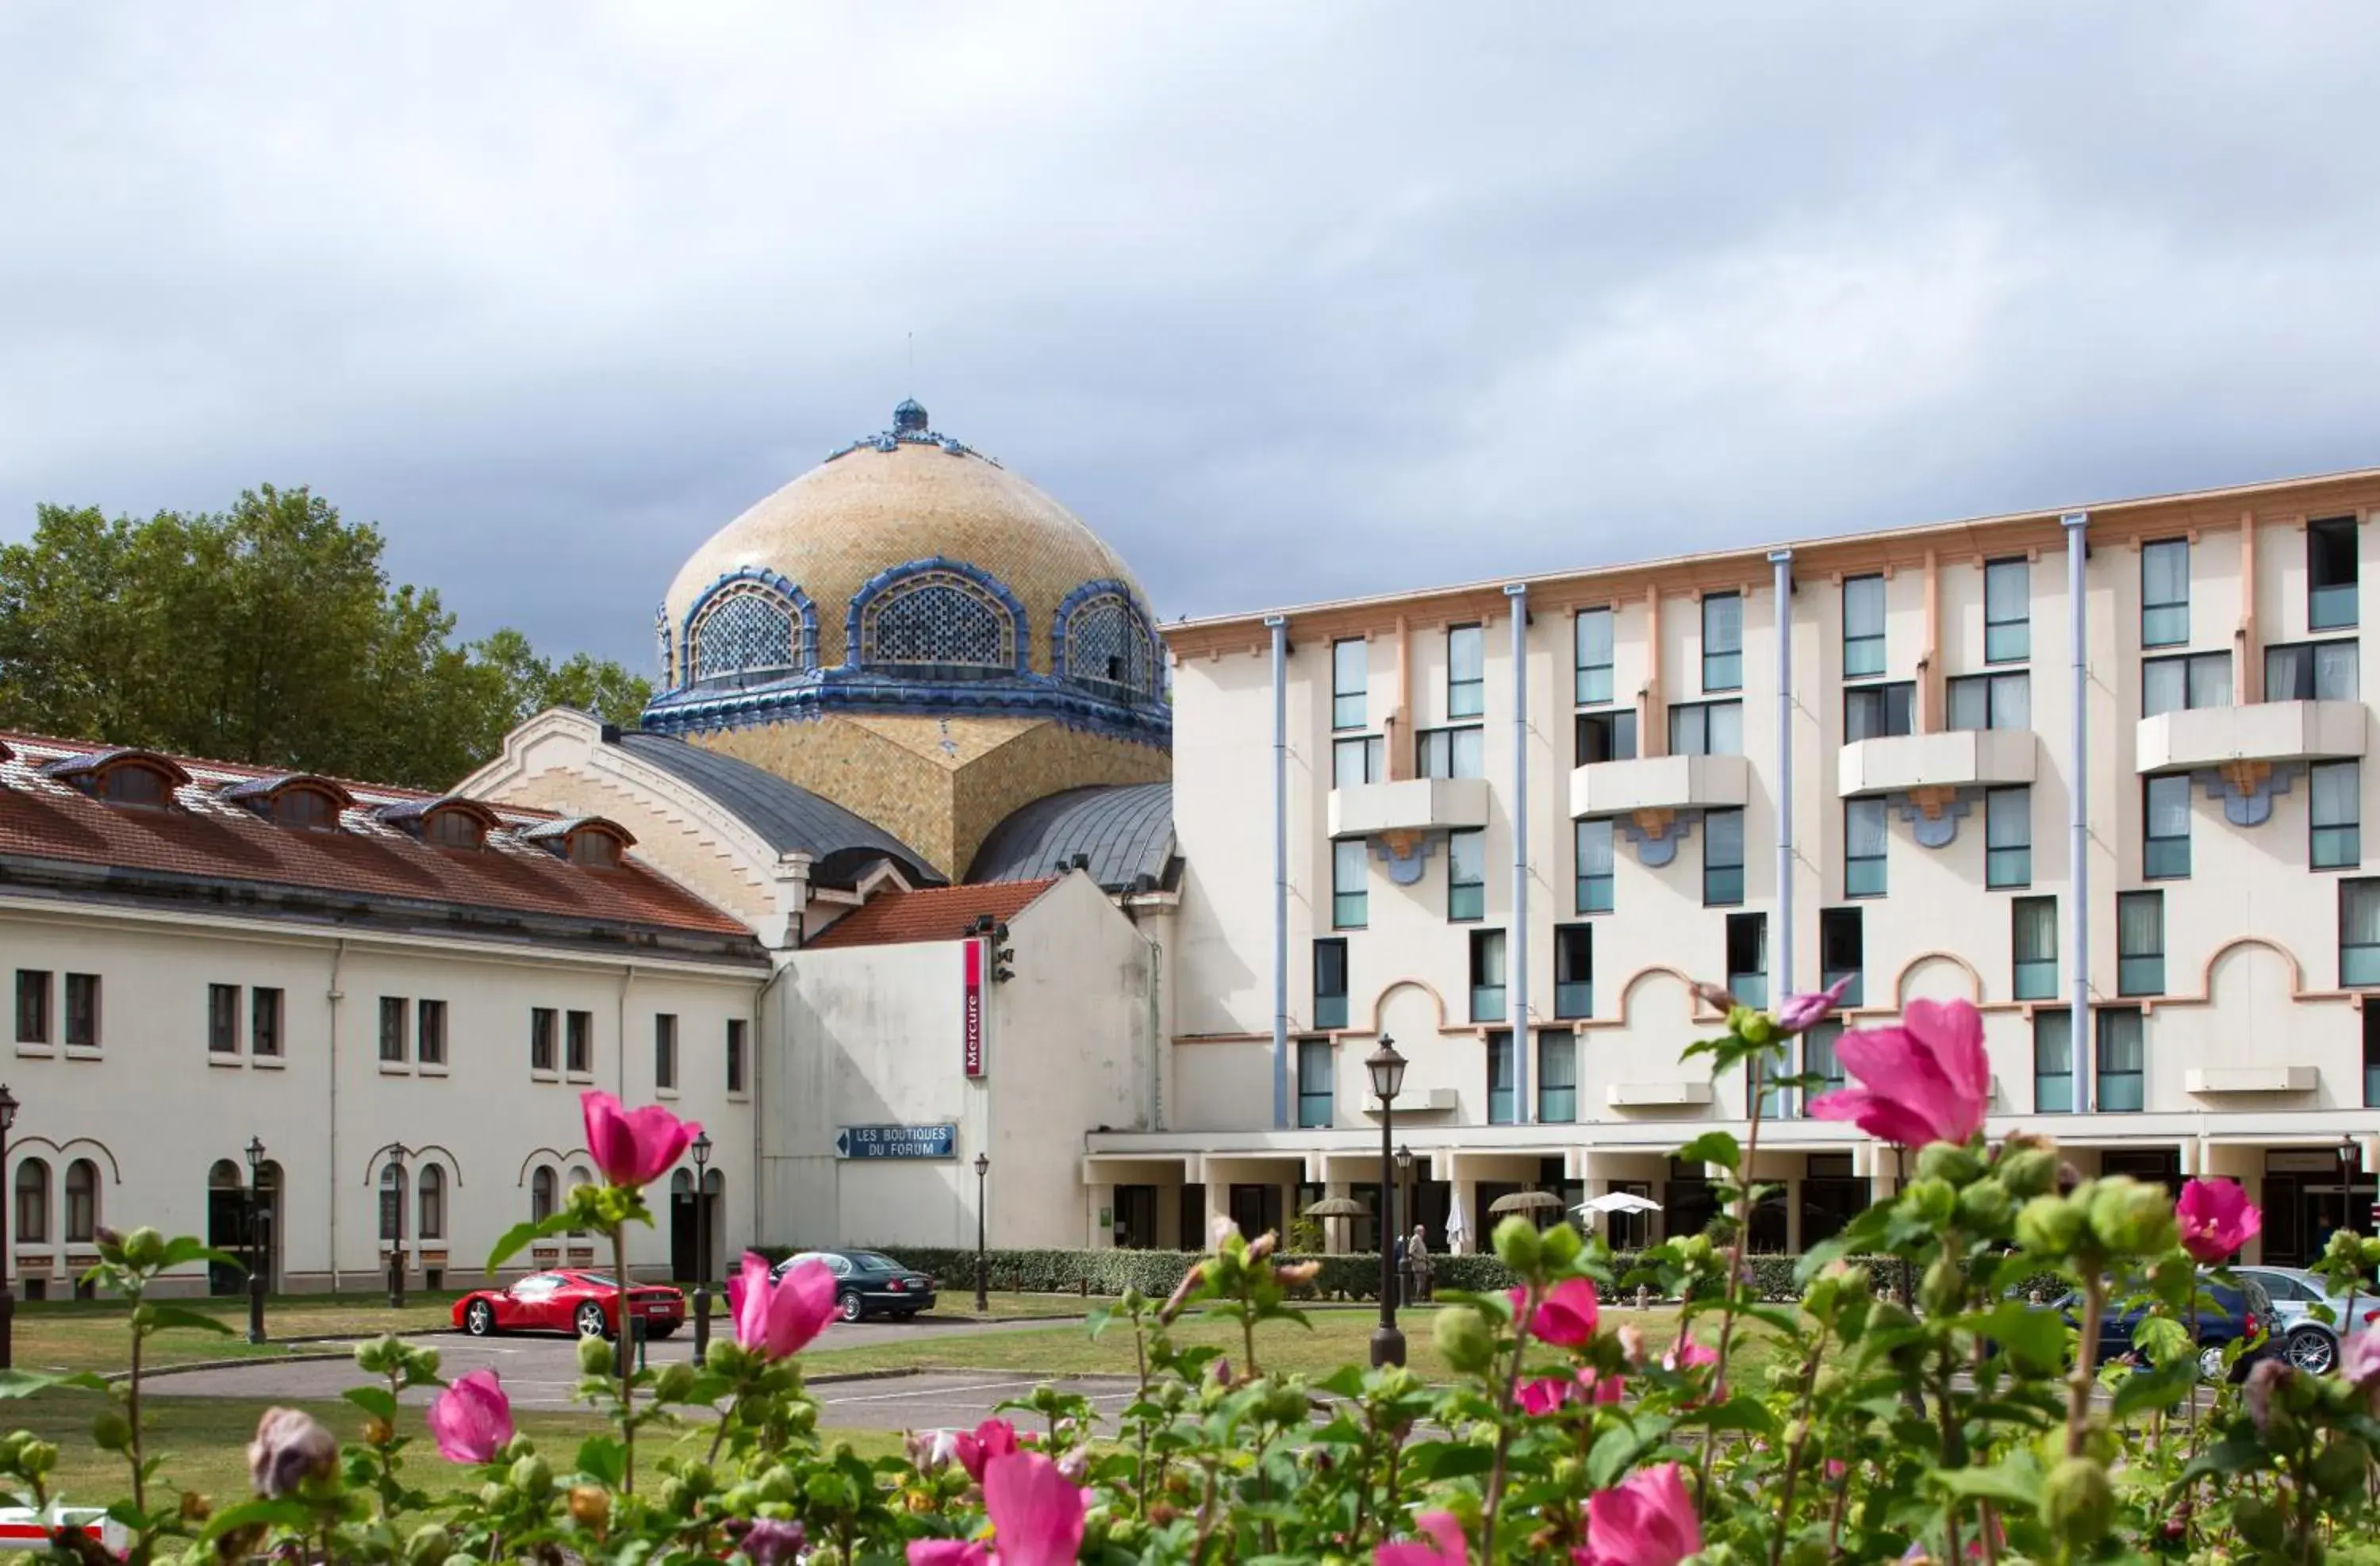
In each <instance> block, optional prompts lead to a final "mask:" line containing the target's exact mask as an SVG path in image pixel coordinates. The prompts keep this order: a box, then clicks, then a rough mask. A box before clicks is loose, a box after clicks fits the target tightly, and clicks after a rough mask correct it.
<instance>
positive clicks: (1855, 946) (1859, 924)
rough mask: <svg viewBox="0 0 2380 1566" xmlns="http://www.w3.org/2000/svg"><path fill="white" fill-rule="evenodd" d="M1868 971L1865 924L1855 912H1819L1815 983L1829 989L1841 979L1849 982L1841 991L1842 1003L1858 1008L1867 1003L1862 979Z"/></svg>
mask: <svg viewBox="0 0 2380 1566" xmlns="http://www.w3.org/2000/svg"><path fill="white" fill-rule="evenodd" d="M1866 967H1867V921H1866V920H1865V919H1864V917H1862V910H1860V909H1858V908H1821V909H1819V910H1818V981H1819V983H1820V984H1821V985H1822V986H1823V987H1824V988H1826V989H1833V988H1834V987H1835V984H1836V982H1837V981H1838V980H1840V979H1846V978H1847V979H1850V980H1851V985H1850V987H1849V988H1847V989H1844V991H1843V1000H1842V1003H1843V1004H1844V1005H1846V1006H1858V1005H1864V1004H1865V1003H1866V1000H1867V997H1866V993H1865V990H1866V983H1865V980H1864V978H1863V977H1861V976H1862V975H1863V973H1864V971H1865V969H1866Z"/></svg>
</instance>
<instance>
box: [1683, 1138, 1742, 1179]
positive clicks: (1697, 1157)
mask: <svg viewBox="0 0 2380 1566" xmlns="http://www.w3.org/2000/svg"><path fill="white" fill-rule="evenodd" d="M1675 1157H1676V1158H1677V1160H1678V1161H1679V1162H1680V1163H1715V1164H1717V1165H1718V1166H1719V1168H1721V1169H1724V1170H1728V1171H1733V1170H1734V1169H1735V1167H1736V1165H1737V1164H1738V1163H1739V1162H1740V1161H1742V1159H1743V1147H1742V1145H1741V1144H1739V1143H1738V1142H1737V1141H1736V1139H1735V1138H1734V1137H1733V1136H1732V1135H1730V1134H1728V1133H1727V1132H1724V1131H1706V1132H1704V1133H1703V1134H1702V1135H1699V1136H1697V1137H1695V1138H1694V1140H1693V1141H1691V1142H1689V1143H1687V1144H1686V1145H1685V1146H1684V1147H1681V1148H1679V1149H1678V1150H1677V1153H1676V1155H1675Z"/></svg>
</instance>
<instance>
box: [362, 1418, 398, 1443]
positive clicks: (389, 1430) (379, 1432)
mask: <svg viewBox="0 0 2380 1566" xmlns="http://www.w3.org/2000/svg"><path fill="white" fill-rule="evenodd" d="M395 1439H396V1429H395V1426H392V1425H391V1424H389V1422H388V1421H387V1420H385V1419H383V1418H382V1417H381V1416H380V1415H379V1414H373V1415H372V1416H371V1417H370V1418H369V1419H366V1420H365V1421H364V1445H366V1446H371V1447H384V1446H386V1445H388V1443H389V1442H391V1441H393V1440H395Z"/></svg>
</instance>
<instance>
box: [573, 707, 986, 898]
mask: <svg viewBox="0 0 2380 1566" xmlns="http://www.w3.org/2000/svg"><path fill="white" fill-rule="evenodd" d="M613 743H614V744H616V745H618V746H619V747H621V748H622V749H623V750H625V751H627V752H628V754H630V755H631V756H634V757H636V758H637V759H638V760H640V761H650V762H651V763H652V764H653V765H654V766H656V767H659V768H661V769H662V771H665V772H668V773H670V774H671V775H672V776H674V777H676V778H678V779H680V780H682V781H684V782H685V783H688V784H690V785H692V786H693V787H694V788H696V789H698V790H699V791H700V792H701V793H703V794H705V795H709V796H710V798H711V799H713V800H715V801H717V802H718V804H719V806H720V807H721V808H722V809H723V810H725V811H726V812H727V813H728V814H729V815H731V816H734V817H735V819H737V820H740V821H742V822H743V823H744V824H745V825H746V826H747V827H750V828H751V829H752V830H753V832H757V833H758V834H759V837H760V839H761V841H762V842H764V843H766V844H768V845H769V846H770V847H771V848H773V849H775V850H776V851H777V852H778V853H780V854H807V855H808V856H810V859H811V865H810V879H811V880H813V881H816V882H818V883H819V884H820V885H824V886H848V885H850V884H851V883H852V882H853V881H855V880H857V879H858V877H859V876H860V874H861V873H862V872H864V871H865V870H866V869H867V868H868V867H869V866H870V865H873V864H875V863H876V862H877V861H878V860H880V859H890V860H892V862H893V863H894V864H895V865H897V866H899V867H900V868H901V873H902V874H903V875H904V876H905V877H907V878H908V880H909V884H911V885H912V886H940V885H941V884H942V883H943V881H944V880H945V879H946V878H944V877H943V876H942V875H941V874H940V873H938V872H937V871H936V870H935V869H934V868H933V867H932V866H931V865H930V864H929V863H927V861H926V857H925V856H924V855H922V854H920V853H918V852H917V850H916V849H914V848H912V847H910V846H909V845H908V844H905V843H904V842H902V841H901V840H900V839H899V838H897V837H894V836H893V835H892V833H891V832H886V831H885V830H884V829H883V828H881V827H880V826H878V825H877V824H876V823H875V822H873V821H870V820H868V819H866V818H864V817H861V816H857V815H854V814H853V813H852V812H851V811H849V810H846V809H844V807H842V806H840V805H837V804H836V803H835V802H834V801H833V800H832V799H828V798H824V797H822V796H821V795H815V794H812V793H811V792H810V791H809V790H808V789H806V788H803V787H801V786H800V785H798V784H796V783H787V782H786V781H785V780H784V779H783V778H781V777H779V776H777V775H776V774H775V773H774V772H770V771H763V770H762V769H760V768H759V767H756V766H754V765H752V763H750V762H749V761H739V760H737V759H735V757H733V756H722V755H721V754H720V753H719V752H717V751H715V750H706V749H704V748H703V747H700V746H698V745H689V744H687V743H686V741H685V740H682V739H676V738H673V737H672V736H670V735H668V734H621V735H620V736H619V737H618V738H617V739H616V740H615V741H614V742H613Z"/></svg>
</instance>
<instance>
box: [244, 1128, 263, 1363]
mask: <svg viewBox="0 0 2380 1566" xmlns="http://www.w3.org/2000/svg"><path fill="white" fill-rule="evenodd" d="M247 1152H248V1341H249V1342H251V1343H261V1342H262V1341H264V1290H265V1277H264V1272H265V1261H264V1235H263V1233H262V1232H261V1230H260V1229H259V1227H258V1223H259V1217H260V1214H261V1212H262V1210H263V1207H264V1138H263V1137H261V1136H251V1137H249V1139H248V1148H247Z"/></svg>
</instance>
